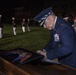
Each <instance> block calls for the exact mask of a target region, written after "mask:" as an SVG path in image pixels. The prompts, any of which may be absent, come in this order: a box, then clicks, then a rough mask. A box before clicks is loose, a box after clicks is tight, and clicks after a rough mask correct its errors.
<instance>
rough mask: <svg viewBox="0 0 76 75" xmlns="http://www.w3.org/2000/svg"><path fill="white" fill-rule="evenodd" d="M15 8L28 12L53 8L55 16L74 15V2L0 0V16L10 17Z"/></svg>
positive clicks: (75, 1)
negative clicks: (21, 8) (22, 8)
mask: <svg viewBox="0 0 76 75" xmlns="http://www.w3.org/2000/svg"><path fill="white" fill-rule="evenodd" d="M17 7H24V8H25V10H30V12H32V11H38V12H40V11H41V10H42V9H45V8H47V7H53V9H54V10H55V12H56V13H57V14H58V13H61V14H66V13H73V15H75V14H76V0H0V14H2V15H3V17H6V18H9V17H12V15H14V12H15V11H14V9H15V8H17Z"/></svg>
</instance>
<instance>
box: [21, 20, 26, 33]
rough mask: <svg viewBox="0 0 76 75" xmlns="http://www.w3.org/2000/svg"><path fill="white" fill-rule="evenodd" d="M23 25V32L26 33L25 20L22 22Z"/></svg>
mask: <svg viewBox="0 0 76 75" xmlns="http://www.w3.org/2000/svg"><path fill="white" fill-rule="evenodd" d="M21 25H22V31H23V32H25V26H26V23H25V19H23V20H22V22H21Z"/></svg>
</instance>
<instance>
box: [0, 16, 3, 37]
mask: <svg viewBox="0 0 76 75" xmlns="http://www.w3.org/2000/svg"><path fill="white" fill-rule="evenodd" d="M2 37H3V24H2V15H0V38H2Z"/></svg>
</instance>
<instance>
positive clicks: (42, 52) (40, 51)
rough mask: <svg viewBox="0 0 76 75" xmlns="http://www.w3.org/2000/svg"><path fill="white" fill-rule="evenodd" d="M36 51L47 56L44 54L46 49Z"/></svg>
mask: <svg viewBox="0 0 76 75" xmlns="http://www.w3.org/2000/svg"><path fill="white" fill-rule="evenodd" d="M37 53H39V54H41V55H43V56H45V57H47V56H46V53H47V52H46V51H43V50H38V51H37Z"/></svg>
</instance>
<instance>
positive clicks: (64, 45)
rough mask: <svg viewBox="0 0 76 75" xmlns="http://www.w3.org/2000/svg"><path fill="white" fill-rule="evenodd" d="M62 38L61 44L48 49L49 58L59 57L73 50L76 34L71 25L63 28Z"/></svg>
mask: <svg viewBox="0 0 76 75" xmlns="http://www.w3.org/2000/svg"><path fill="white" fill-rule="evenodd" d="M59 34H60V39H61V46H58V45H57V46H55V47H54V48H53V49H52V50H49V51H47V57H48V58H49V59H54V58H59V57H63V56H66V55H69V54H70V53H71V52H72V50H73V40H74V35H73V31H72V30H71V28H70V27H68V28H64V29H63V30H61V33H59Z"/></svg>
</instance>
